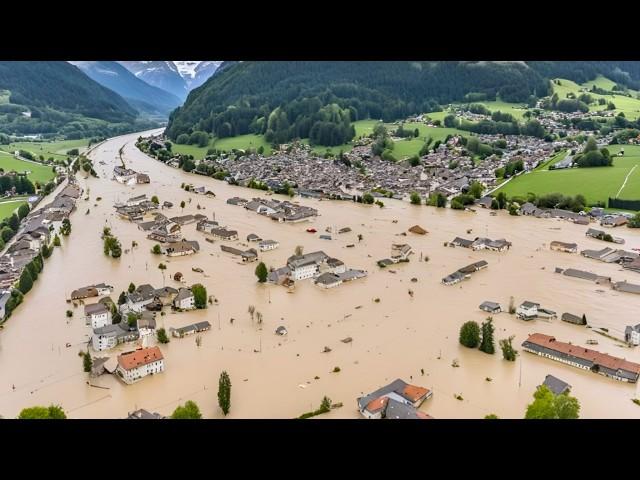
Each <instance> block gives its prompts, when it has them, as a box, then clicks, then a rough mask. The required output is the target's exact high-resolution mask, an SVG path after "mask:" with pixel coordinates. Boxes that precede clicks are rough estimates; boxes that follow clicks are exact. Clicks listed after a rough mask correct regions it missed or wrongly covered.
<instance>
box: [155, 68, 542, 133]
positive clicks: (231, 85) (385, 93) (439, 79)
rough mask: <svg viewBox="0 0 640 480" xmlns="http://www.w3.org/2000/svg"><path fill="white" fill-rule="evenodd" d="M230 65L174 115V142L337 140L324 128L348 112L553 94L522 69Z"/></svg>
mask: <svg viewBox="0 0 640 480" xmlns="http://www.w3.org/2000/svg"><path fill="white" fill-rule="evenodd" d="M229 63H230V64H229V65H228V66H225V65H221V66H220V68H219V69H218V72H216V74H214V75H213V76H212V77H211V78H210V79H209V80H208V81H207V82H205V84H204V85H202V86H201V87H200V88H197V89H195V90H193V91H192V92H191V93H190V94H189V97H188V98H187V100H186V102H185V104H184V105H183V106H182V107H180V108H179V109H177V110H176V111H174V112H173V113H172V114H171V117H170V119H169V125H168V127H167V134H168V135H169V136H170V137H172V138H174V139H175V138H176V137H177V136H178V135H180V134H182V133H191V132H192V131H194V130H203V131H206V132H210V133H212V134H214V135H215V136H217V137H226V136H234V135H240V134H246V133H264V134H266V136H267V137H269V131H270V130H272V131H274V132H275V131H278V132H284V131H287V130H288V131H287V133H286V134H282V135H278V138H279V139H280V140H283V139H284V140H288V139H291V138H295V137H300V138H306V137H309V136H310V133H312V131H313V127H314V126H315V125H316V124H323V125H321V126H319V127H317V128H324V127H326V129H327V132H326V133H327V134H326V135H321V136H323V137H330V136H331V135H330V132H329V130H331V129H334V130H335V128H334V127H329V126H327V125H325V124H327V123H334V124H336V125H338V124H342V123H344V122H345V112H344V110H345V109H347V110H349V118H348V119H347V120H346V121H347V122H348V121H349V120H351V121H353V120H358V119H363V118H382V119H384V120H385V121H388V120H395V119H398V118H403V117H406V116H407V115H410V114H413V113H422V112H426V111H432V110H433V109H434V108H438V107H437V104H438V103H440V104H442V103H449V102H452V101H455V100H461V99H462V98H463V97H464V95H465V94H467V93H469V92H478V93H481V94H484V95H485V96H486V97H487V98H495V97H496V95H499V96H500V98H501V99H502V100H504V101H510V102H524V101H526V100H527V99H528V97H529V96H530V95H532V94H534V93H536V94H538V95H541V94H546V93H548V89H549V85H548V83H549V82H548V81H546V80H545V79H544V78H543V77H542V76H541V75H540V74H539V73H538V72H537V71H535V70H533V69H531V68H529V67H528V66H527V65H526V64H524V63H522V62H400V61H397V62H327V61H322V62H318V61H314V62H261V61H248V62H238V63H235V62H229ZM332 104H335V105H337V107H331V105H332ZM278 107H280V108H278ZM325 107H326V108H325ZM329 107H330V108H329ZM336 108H338V110H336ZM339 109H343V111H339ZM343 133H344V132H343ZM312 136H313V135H312ZM341 136H343V135H342V134H341V135H337V137H341ZM268 141H270V140H269V139H268ZM323 144H326V143H323Z"/></svg>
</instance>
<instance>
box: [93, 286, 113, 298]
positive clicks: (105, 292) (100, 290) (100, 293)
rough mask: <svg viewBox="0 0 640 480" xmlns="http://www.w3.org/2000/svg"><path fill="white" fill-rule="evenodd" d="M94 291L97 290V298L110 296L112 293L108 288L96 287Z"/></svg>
mask: <svg viewBox="0 0 640 480" xmlns="http://www.w3.org/2000/svg"><path fill="white" fill-rule="evenodd" d="M96 290H98V296H100V297H101V296H103V295H110V294H111V292H112V291H113V290H112V289H111V288H110V287H98V286H97V285H96Z"/></svg>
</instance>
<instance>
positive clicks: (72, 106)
mask: <svg viewBox="0 0 640 480" xmlns="http://www.w3.org/2000/svg"><path fill="white" fill-rule="evenodd" d="M0 89H5V90H9V91H11V99H10V101H11V103H17V104H21V105H27V106H33V107H41V108H48V107H49V108H54V109H58V110H62V111H65V112H70V113H78V114H81V115H84V116H87V117H92V118H97V119H101V120H107V121H130V120H133V118H134V117H135V116H136V112H135V110H134V109H133V108H131V106H130V105H129V104H128V103H127V102H126V101H125V100H124V99H123V98H122V97H120V96H119V95H118V94H117V93H115V92H112V91H111V90H109V89H108V88H105V87H103V86H102V85H99V84H98V83H96V82H94V81H93V80H91V79H90V78H89V77H87V76H86V75H85V74H84V73H82V72H81V71H80V70H79V69H78V68H77V67H75V66H73V65H71V64H69V63H67V62H0Z"/></svg>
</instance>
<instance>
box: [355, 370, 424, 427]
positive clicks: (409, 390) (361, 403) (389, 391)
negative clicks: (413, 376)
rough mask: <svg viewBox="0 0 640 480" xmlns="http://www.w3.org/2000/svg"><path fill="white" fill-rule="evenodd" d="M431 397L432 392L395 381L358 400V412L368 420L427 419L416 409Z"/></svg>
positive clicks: (401, 381) (398, 380) (399, 380)
mask: <svg viewBox="0 0 640 480" xmlns="http://www.w3.org/2000/svg"><path fill="white" fill-rule="evenodd" d="M432 395H433V392H432V391H431V390H429V389H428V388H424V387H418V386H415V385H410V384H408V383H406V382H404V381H403V380H401V379H396V380H394V381H393V382H391V383H390V384H388V385H385V386H384V387H382V388H379V389H378V390H376V391H375V392H372V393H370V394H368V395H365V396H363V397H360V398H358V400H357V402H358V410H359V411H360V414H361V415H362V416H363V417H365V418H369V419H381V418H390V419H400V418H407V419H408V418H428V416H427V415H426V414H424V413H422V412H420V411H418V410H417V408H418V407H419V406H420V405H422V403H423V402H424V401H425V400H427V399H428V398H430V397H431V396H432ZM403 407H404V408H403Z"/></svg>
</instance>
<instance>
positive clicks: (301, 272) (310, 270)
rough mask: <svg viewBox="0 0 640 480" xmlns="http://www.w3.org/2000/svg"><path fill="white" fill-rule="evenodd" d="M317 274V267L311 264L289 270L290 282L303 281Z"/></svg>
mask: <svg viewBox="0 0 640 480" xmlns="http://www.w3.org/2000/svg"><path fill="white" fill-rule="evenodd" d="M317 273H318V265H317V264H315V263H312V264H310V265H304V266H302V267H298V268H296V269H291V279H292V280H295V281H297V280H304V279H305V278H313V277H314V276H315V275H316V274H317Z"/></svg>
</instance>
